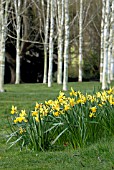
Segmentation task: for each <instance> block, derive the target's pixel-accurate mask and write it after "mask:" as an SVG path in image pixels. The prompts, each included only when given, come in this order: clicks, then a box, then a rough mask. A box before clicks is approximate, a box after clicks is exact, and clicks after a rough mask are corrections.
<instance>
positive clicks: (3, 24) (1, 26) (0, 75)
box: [0, 0, 9, 92]
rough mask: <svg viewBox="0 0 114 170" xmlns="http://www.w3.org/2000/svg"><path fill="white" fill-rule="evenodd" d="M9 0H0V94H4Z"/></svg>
mask: <svg viewBox="0 0 114 170" xmlns="http://www.w3.org/2000/svg"><path fill="white" fill-rule="evenodd" d="M8 5H9V0H7V1H6V2H5V1H3V0H1V6H0V37H1V42H0V92H4V91H5V90H4V72H5V41H6V33H7V18H8V15H7V12H8Z"/></svg>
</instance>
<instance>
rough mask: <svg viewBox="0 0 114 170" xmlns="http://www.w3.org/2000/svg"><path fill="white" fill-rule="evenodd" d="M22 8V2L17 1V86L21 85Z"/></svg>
mask: <svg viewBox="0 0 114 170" xmlns="http://www.w3.org/2000/svg"><path fill="white" fill-rule="evenodd" d="M20 7H21V2H20V0H18V2H17V3H16V1H15V12H16V33H17V39H16V81H15V84H19V83H20V29H21V18H20Z"/></svg>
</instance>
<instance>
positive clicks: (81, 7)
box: [78, 0, 83, 82]
mask: <svg viewBox="0 0 114 170" xmlns="http://www.w3.org/2000/svg"><path fill="white" fill-rule="evenodd" d="M82 24H83V0H80V17H79V75H78V81H79V82H82V64H83V61H82V60H83V58H82V55H83V54H82V41H83V37H82V29H83V28H82Z"/></svg>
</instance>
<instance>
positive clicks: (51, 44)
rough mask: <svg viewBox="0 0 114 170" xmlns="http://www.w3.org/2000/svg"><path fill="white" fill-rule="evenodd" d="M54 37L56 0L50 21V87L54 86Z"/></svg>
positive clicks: (52, 3) (52, 6)
mask: <svg viewBox="0 0 114 170" xmlns="http://www.w3.org/2000/svg"><path fill="white" fill-rule="evenodd" d="M53 36H54V0H51V21H50V37H49V70H48V87H51V85H52V71H53V43H54V42H53Z"/></svg>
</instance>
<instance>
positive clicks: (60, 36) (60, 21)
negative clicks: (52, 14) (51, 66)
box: [57, 0, 64, 84]
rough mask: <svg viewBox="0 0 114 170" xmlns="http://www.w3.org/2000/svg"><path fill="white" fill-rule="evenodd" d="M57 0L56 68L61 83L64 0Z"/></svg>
mask: <svg viewBox="0 0 114 170" xmlns="http://www.w3.org/2000/svg"><path fill="white" fill-rule="evenodd" d="M60 2H61V1H60V0H58V68H57V83H58V84H62V65H63V24H64V0H62V2H61V3H60Z"/></svg>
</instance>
